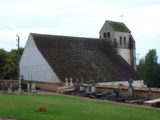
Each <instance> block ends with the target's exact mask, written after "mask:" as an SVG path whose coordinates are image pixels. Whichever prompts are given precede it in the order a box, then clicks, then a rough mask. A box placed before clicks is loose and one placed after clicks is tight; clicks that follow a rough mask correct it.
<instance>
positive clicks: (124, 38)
mask: <svg viewBox="0 0 160 120" xmlns="http://www.w3.org/2000/svg"><path fill="white" fill-rule="evenodd" d="M123 40H124V47H126V37H123Z"/></svg>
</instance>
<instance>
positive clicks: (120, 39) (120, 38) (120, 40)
mask: <svg viewBox="0 0 160 120" xmlns="http://www.w3.org/2000/svg"><path fill="white" fill-rule="evenodd" d="M119 42H120V46H122V37H121V36H120V37H119Z"/></svg>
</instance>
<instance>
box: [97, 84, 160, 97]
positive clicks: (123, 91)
mask: <svg viewBox="0 0 160 120" xmlns="http://www.w3.org/2000/svg"><path fill="white" fill-rule="evenodd" d="M116 88H119V89H120V95H121V96H122V97H127V96H128V87H122V86H119V87H118V86H117V87H113V86H105V85H103V86H100V85H97V86H96V90H98V91H101V92H103V93H106V94H107V93H112V92H113V91H114V89H116ZM150 93H151V97H152V99H156V98H160V89H157V88H150ZM148 95H149V88H134V96H135V97H145V98H148Z"/></svg>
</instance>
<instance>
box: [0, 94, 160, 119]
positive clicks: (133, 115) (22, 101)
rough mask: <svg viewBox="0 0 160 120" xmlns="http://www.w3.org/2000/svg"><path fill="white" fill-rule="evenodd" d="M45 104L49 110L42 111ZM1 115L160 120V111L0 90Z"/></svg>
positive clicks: (10, 116)
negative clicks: (9, 92)
mask: <svg viewBox="0 0 160 120" xmlns="http://www.w3.org/2000/svg"><path fill="white" fill-rule="evenodd" d="M40 106H44V107H45V108H46V109H47V112H38V108H39V107H40ZM0 117H8V118H17V119H25V120H159V119H160V111H159V110H153V109H148V108H139V107H135V106H126V105H120V104H113V103H108V102H101V101H94V100H87V99H80V98H73V97H68V96H59V95H12V94H0Z"/></svg>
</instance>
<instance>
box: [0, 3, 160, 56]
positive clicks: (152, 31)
mask: <svg viewBox="0 0 160 120" xmlns="http://www.w3.org/2000/svg"><path fill="white" fill-rule="evenodd" d="M159 11H160V1H159V0H152V1H151V0H134V1H133V0H127V1H126V0H112V1H110V0H12V1H11V0H5V1H0V15H1V16H0V19H1V23H0V48H2V47H3V48H5V49H8V50H9V49H11V48H14V47H15V44H16V41H15V39H16V34H17V33H18V34H19V35H20V37H21V44H22V46H24V45H25V42H26V40H27V37H28V33H29V32H37V33H48V34H58V35H70V36H83V37H98V32H99V30H100V28H101V26H102V25H103V23H104V21H105V20H106V19H109V20H115V21H120V20H121V18H120V15H121V14H123V15H124V17H123V22H125V23H126V25H127V26H128V27H129V28H130V29H131V31H132V33H133V36H134V38H135V40H136V42H137V53H140V54H141V56H143V55H145V54H146V52H147V51H148V49H151V48H156V49H157V52H158V53H159V56H160V49H159V47H158V44H159V42H158V41H159V38H160V22H159V21H160V14H158V12H159Z"/></svg>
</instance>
